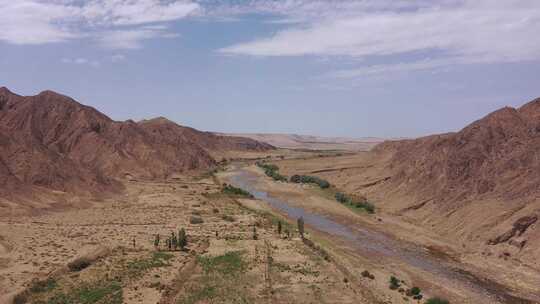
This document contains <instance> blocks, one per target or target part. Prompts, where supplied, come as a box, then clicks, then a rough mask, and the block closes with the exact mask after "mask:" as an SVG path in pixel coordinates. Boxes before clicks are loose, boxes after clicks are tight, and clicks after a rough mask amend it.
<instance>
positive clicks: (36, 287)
mask: <svg viewBox="0 0 540 304" xmlns="http://www.w3.org/2000/svg"><path fill="white" fill-rule="evenodd" d="M56 286H57V283H56V280H55V279H53V278H48V279H46V280H42V281H35V282H33V283H32V286H30V292H33V293H41V292H48V291H51V290H53V289H54V288H56Z"/></svg>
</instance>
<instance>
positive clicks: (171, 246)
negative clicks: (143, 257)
mask: <svg viewBox="0 0 540 304" xmlns="http://www.w3.org/2000/svg"><path fill="white" fill-rule="evenodd" d="M160 244H161V237H160V235H159V233H158V234H156V236H155V238H154V247H155V248H156V250H159V249H160ZM187 245H188V239H187V234H186V230H185V229H184V228H182V229H180V230H179V231H178V235H177V234H175V233H174V232H171V235H170V236H169V237H168V238H166V239H165V246H166V248H167V249H168V250H169V251H175V250H176V249H180V250H181V251H184V250H185V249H186V246H187Z"/></svg>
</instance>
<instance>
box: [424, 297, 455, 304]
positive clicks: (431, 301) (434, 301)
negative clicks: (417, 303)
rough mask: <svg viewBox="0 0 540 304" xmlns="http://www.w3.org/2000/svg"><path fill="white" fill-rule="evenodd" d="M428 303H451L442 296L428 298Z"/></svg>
mask: <svg viewBox="0 0 540 304" xmlns="http://www.w3.org/2000/svg"><path fill="white" fill-rule="evenodd" d="M426 304H450V302H448V300H445V299H441V298H431V299H429V300H427V302H426Z"/></svg>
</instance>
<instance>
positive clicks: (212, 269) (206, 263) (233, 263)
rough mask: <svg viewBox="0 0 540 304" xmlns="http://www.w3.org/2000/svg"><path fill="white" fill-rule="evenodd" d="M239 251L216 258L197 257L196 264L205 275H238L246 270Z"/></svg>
mask: <svg viewBox="0 0 540 304" xmlns="http://www.w3.org/2000/svg"><path fill="white" fill-rule="evenodd" d="M242 254H243V253H242V252H241V251H230V252H227V253H225V254H224V255H220V256H216V257H205V256H201V257H198V259H197V260H198V262H199V264H200V265H201V266H202V268H203V270H204V272H205V273H206V274H209V273H216V272H217V273H219V274H222V275H238V274H239V273H241V272H243V271H244V270H245V268H246V263H245V262H244V261H243V259H242Z"/></svg>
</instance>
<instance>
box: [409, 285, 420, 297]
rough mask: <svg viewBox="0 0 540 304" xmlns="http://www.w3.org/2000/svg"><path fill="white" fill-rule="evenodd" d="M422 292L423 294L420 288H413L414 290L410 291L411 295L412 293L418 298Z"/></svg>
mask: <svg viewBox="0 0 540 304" xmlns="http://www.w3.org/2000/svg"><path fill="white" fill-rule="evenodd" d="M421 292H422V291H421V290H420V288H418V287H413V288H411V289H410V293H411V295H413V296H417V295H419V294H420V293H421Z"/></svg>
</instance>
